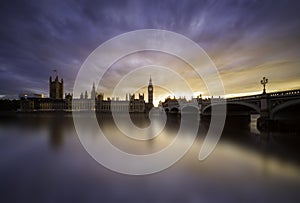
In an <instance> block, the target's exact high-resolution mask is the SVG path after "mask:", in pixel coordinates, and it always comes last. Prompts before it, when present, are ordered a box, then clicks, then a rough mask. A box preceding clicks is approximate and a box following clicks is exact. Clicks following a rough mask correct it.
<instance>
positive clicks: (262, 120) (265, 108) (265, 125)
mask: <svg viewBox="0 0 300 203" xmlns="http://www.w3.org/2000/svg"><path fill="white" fill-rule="evenodd" d="M256 125H257V129H258V130H260V131H266V130H269V129H272V128H273V127H274V121H273V120H272V119H271V118H270V102H269V96H268V95H267V94H266V93H265V92H264V93H263V94H262V96H261V99H260V117H259V118H258V119H257V124H256Z"/></svg>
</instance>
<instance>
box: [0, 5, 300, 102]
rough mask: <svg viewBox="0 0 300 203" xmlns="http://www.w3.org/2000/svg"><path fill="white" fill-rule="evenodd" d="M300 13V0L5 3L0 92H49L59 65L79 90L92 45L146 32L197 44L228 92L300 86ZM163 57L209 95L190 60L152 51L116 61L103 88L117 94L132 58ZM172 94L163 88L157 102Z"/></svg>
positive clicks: (1, 8)
mask: <svg viewBox="0 0 300 203" xmlns="http://www.w3.org/2000/svg"><path fill="white" fill-rule="evenodd" d="M299 10H300V3H299V1H296V0H295V1H287V0H282V1H280V0H278V1H271V0H270V1H268V0H264V1H247V0H244V1H230V0H228V1H213V0H212V1H201V0H195V1H193V0H189V1H180V0H178V1H164V0H158V1H156V0H152V1H138V0H136V1H125V0H122V1H114V0H110V1H85V0H72V1H71V0H66V1H60V0H48V1H46V0H40V1H35V0H26V1H25V0H23V1H22V0H19V1H14V0H11V1H1V3H0V23H1V28H0V97H2V98H3V97H6V98H13V97H17V96H18V95H19V94H20V93H24V92H33V93H44V94H46V95H47V94H48V81H49V76H50V75H54V73H53V69H57V70H58V75H59V76H60V77H63V78H64V89H65V92H72V90H73V85H74V81H75V78H76V75H77V73H78V71H79V69H80V67H81V65H82V64H83V62H84V61H85V60H86V58H87V57H88V56H89V55H90V54H91V52H93V50H95V49H96V48H97V47H98V46H100V45H101V44H102V43H104V42H105V41H107V40H109V39H111V38H113V37H116V36H118V35H120V34H123V33H126V32H130V31H134V30H139V29H163V30H168V31H172V32H176V33H179V34H181V35H184V36H186V37H188V38H189V39H191V40H193V41H194V42H196V43H197V44H198V45H199V46H200V47H202V48H203V49H204V50H205V52H206V53H207V54H208V56H209V57H210V58H211V59H212V61H213V62H214V63H215V65H216V67H217V69H218V71H219V73H220V77H221V79H222V82H223V85H224V89H225V93H226V95H227V96H235V95H240V94H242V95H243V94H257V93H261V91H262V87H261V84H260V80H261V78H262V77H264V76H265V77H267V78H268V79H269V83H268V84H267V91H280V90H289V89H297V88H300V12H299ZM159 60H162V61H169V62H170V64H172V65H170V68H174V70H175V71H179V72H180V71H181V73H182V72H184V73H185V75H184V77H185V79H186V80H187V81H188V82H189V83H190V85H191V87H192V89H193V91H194V92H195V94H200V93H201V94H203V95H208V94H209V93H208V92H207V89H206V87H205V85H204V84H203V82H202V81H201V80H199V79H197V78H196V76H195V75H194V74H190V72H189V71H188V70H186V71H183V70H185V69H186V68H187V67H184V65H182V66H181V65H180V64H182V63H183V62H180V61H178V60H177V59H175V57H173V56H166V54H163V53H153V52H147V53H136V54H132V55H129V56H128V57H126V58H123V59H121V60H120V61H118V62H116V64H114V65H113V66H112V67H111V68H110V70H109V71H108V73H107V74H106V76H105V77H104V79H103V81H101V82H100V83H99V84H100V85H99V88H98V91H103V92H104V94H105V95H106V96H110V95H111V94H112V88H113V85H116V84H117V83H118V81H119V80H120V79H122V77H123V76H124V75H122V74H125V73H124V70H125V69H126V70H130V66H131V65H132V63H134V64H135V65H139V64H140V65H145V61H147V63H146V64H151V63H154V62H156V61H159ZM180 68H182V69H180ZM125 72H126V71H125ZM150 72H151V71H150ZM150 72H149V73H150ZM152 72H153V71H152ZM151 74H154V75H152V79H153V83H154V85H155V82H156V81H157V82H158V80H166V81H167V82H168V84H170V85H176V81H173V80H172V78H171V79H170V78H168V77H162V75H161V74H159V73H151ZM135 78H136V80H143V81H144V80H145V87H146V85H147V83H148V78H149V75H145V74H142V75H140V77H135ZM89 83H91V81H89ZM89 85H90V86H91V84H89ZM145 87H133V86H130V84H129V86H128V87H124V88H125V89H126V90H125V91H124V92H131V91H135V90H137V89H134V88H139V90H137V91H139V92H145V93H146V89H145ZM88 91H89V90H88ZM173 93H174V92H173ZM168 94H170V92H168V91H167V90H165V89H164V88H163V87H157V88H156V92H155V94H154V96H155V97H156V98H155V100H156V102H157V100H158V98H159V99H162V98H164V97H165V96H167V95H168ZM174 94H175V95H180V96H181V95H184V92H180V90H179V92H178V93H176V92H175V93H174ZM120 96H121V97H125V94H124V95H120Z"/></svg>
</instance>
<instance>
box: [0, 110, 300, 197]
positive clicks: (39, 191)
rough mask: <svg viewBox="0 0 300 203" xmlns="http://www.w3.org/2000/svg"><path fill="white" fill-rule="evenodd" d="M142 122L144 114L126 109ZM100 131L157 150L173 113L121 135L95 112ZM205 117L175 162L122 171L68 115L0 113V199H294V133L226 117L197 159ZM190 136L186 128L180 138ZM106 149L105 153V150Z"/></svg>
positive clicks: (298, 176)
mask: <svg viewBox="0 0 300 203" xmlns="http://www.w3.org/2000/svg"><path fill="white" fill-rule="evenodd" d="M132 119H133V121H134V122H135V123H136V125H137V126H140V127H145V126H147V125H149V120H148V119H147V118H146V116H145V115H144V114H137V115H132ZM99 123H100V126H101V128H102V129H103V131H104V132H105V135H106V136H107V138H108V139H109V140H110V141H111V143H113V144H114V145H115V146H117V147H118V148H120V149H122V150H124V151H126V152H128V153H134V154H147V153H153V152H156V151H158V150H161V149H163V148H164V147H165V146H167V145H168V144H169V143H170V142H171V141H172V140H173V139H174V137H175V136H176V133H177V130H178V127H179V125H180V119H179V118H178V117H177V116H170V117H169V118H168V121H167V125H166V126H165V129H164V130H163V132H162V133H161V134H160V135H159V136H157V137H156V138H154V139H151V140H148V141H134V140H132V139H129V138H127V137H125V136H124V135H123V134H122V133H121V132H120V131H119V130H118V128H117V127H116V126H115V125H114V122H113V119H112V117H111V115H101V116H99ZM208 126H209V123H207V122H201V123H200V129H199V133H198V137H197V140H196V141H195V143H194V145H193V147H192V148H191V149H190V150H189V151H188V153H187V154H186V155H185V156H184V157H183V158H182V159H181V160H180V161H179V162H177V163H176V164H175V165H173V166H171V167H170V168H168V169H166V170H164V171H162V172H159V173H156V174H152V175H144V176H129V175H123V174H118V173H116V172H113V171H110V170H108V169H106V168H104V167H103V166H102V165H100V164H99V163H97V162H96V161H95V160H94V159H93V158H92V157H90V155H89V154H88V153H87V152H86V151H85V149H84V148H83V146H82V145H81V143H80V141H79V138H78V136H77V134H76V131H75V128H74V124H73V119H72V115H71V114H20V115H12V116H2V117H1V120H0V202H117V201H120V202H299V201H300V193H299V188H300V158H299V155H300V153H299V151H300V150H298V149H299V144H300V139H299V138H300V136H299V134H298V133H294V132H281V133H278V132H277V133H260V132H259V131H258V130H257V129H256V128H255V121H252V122H250V123H245V122H238V121H232V122H228V123H227V125H226V128H225V129H224V132H223V135H222V137H221V140H220V142H219V143H218V145H217V147H216V149H215V150H214V152H213V153H212V154H211V155H210V156H209V157H208V159H206V160H205V161H198V153H199V151H200V148H201V145H202V142H203V139H204V137H205V133H206V132H207V129H208ZM184 139H189V133H188V132H187V135H186V138H184ZM107 156H109V154H108V155H107Z"/></svg>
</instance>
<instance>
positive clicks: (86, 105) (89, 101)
mask: <svg viewBox="0 0 300 203" xmlns="http://www.w3.org/2000/svg"><path fill="white" fill-rule="evenodd" d="M90 93H91V94H90V95H91V97H88V92H87V91H85V93H81V95H80V97H79V98H73V95H72V94H70V93H68V94H65V98H63V79H61V81H59V79H58V76H57V75H56V77H55V79H54V80H53V81H52V77H51V76H50V78H49V98H41V97H38V98H37V97H27V96H26V97H21V98H20V99H21V104H20V110H21V111H28V112H31V111H97V112H112V111H113V112H147V111H149V110H150V109H151V108H152V107H153V85H152V79H151V77H150V80H149V84H148V103H146V102H145V98H144V94H138V98H135V94H128V95H127V94H126V100H119V99H118V98H107V99H106V100H105V99H104V95H103V94H102V93H99V94H98V93H97V92H96V88H95V84H94V83H93V86H92V90H91V92H90Z"/></svg>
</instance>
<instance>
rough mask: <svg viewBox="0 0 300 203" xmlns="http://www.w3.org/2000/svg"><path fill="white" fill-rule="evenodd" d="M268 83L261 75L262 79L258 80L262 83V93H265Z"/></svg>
mask: <svg viewBox="0 0 300 203" xmlns="http://www.w3.org/2000/svg"><path fill="white" fill-rule="evenodd" d="M267 83H268V78H266V77H263V79H262V80H261V81H260V84H262V85H263V87H264V89H263V94H266V84H267Z"/></svg>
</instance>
